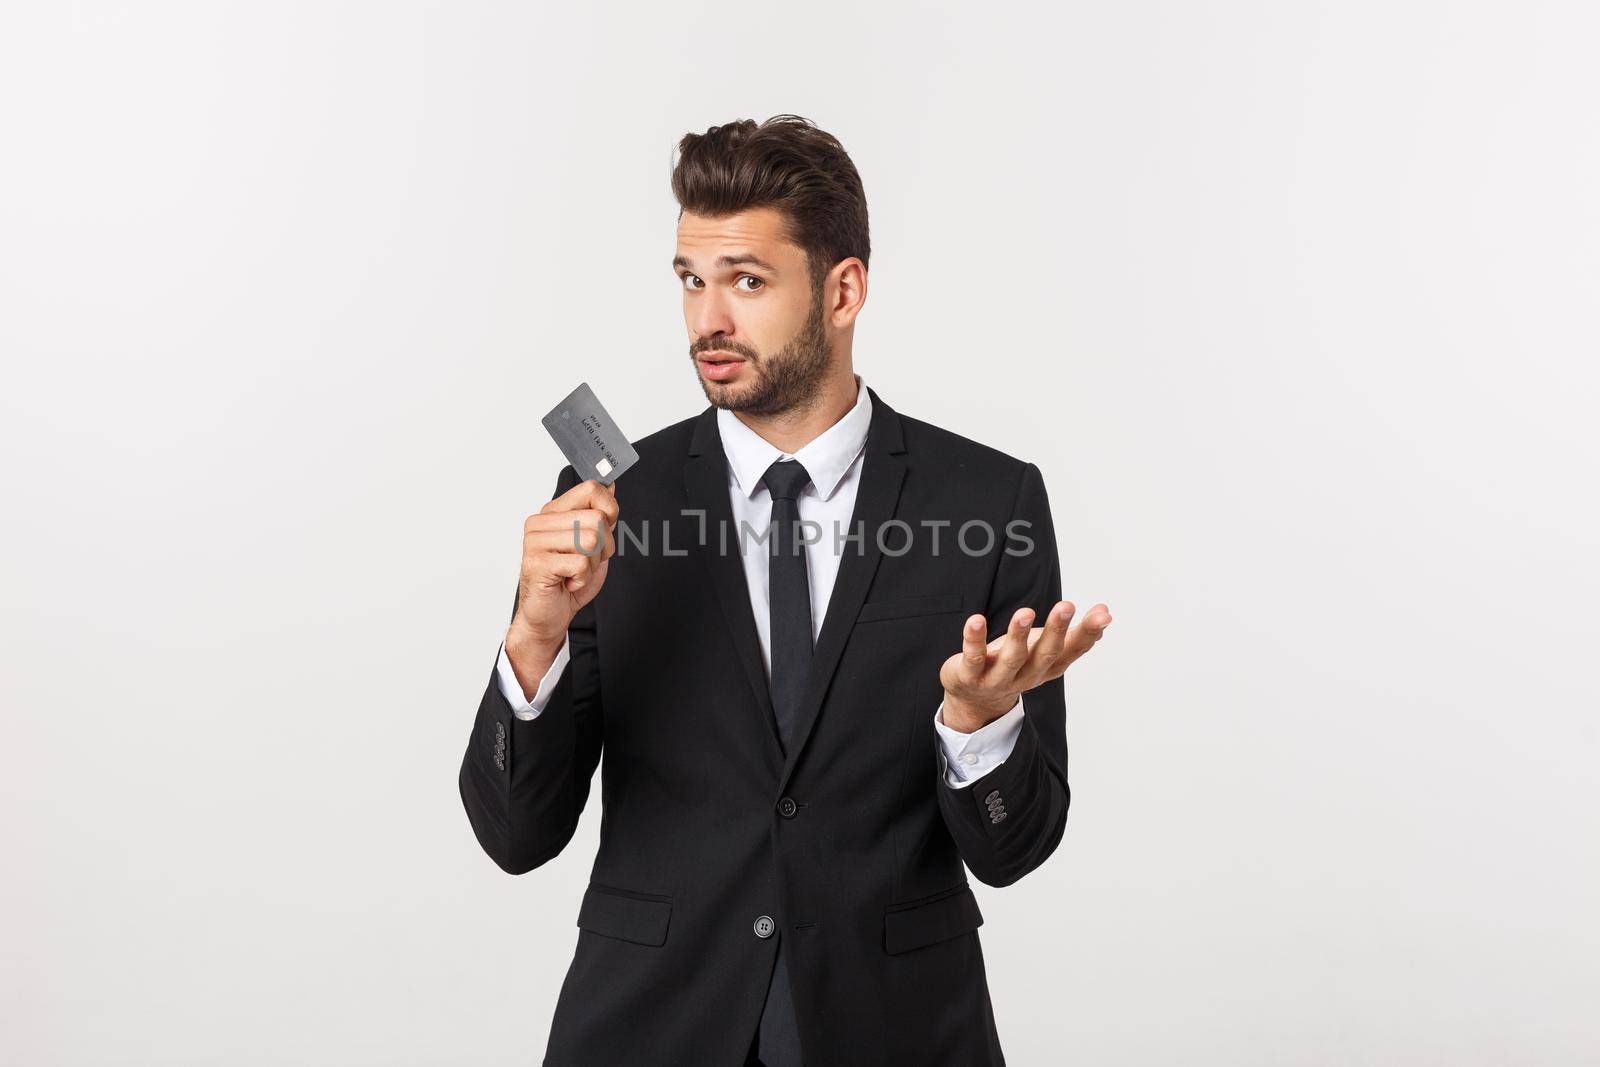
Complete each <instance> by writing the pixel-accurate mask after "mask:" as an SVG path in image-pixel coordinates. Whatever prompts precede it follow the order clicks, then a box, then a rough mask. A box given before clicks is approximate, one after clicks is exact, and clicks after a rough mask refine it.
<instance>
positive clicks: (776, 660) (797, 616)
mask: <svg viewBox="0 0 1600 1067" xmlns="http://www.w3.org/2000/svg"><path fill="white" fill-rule="evenodd" d="M761 481H762V482H763V483H764V484H765V485H766V487H767V491H768V492H769V493H771V494H772V520H771V532H772V541H771V545H772V548H771V553H772V554H771V557H770V559H769V561H768V562H769V563H770V565H771V566H770V569H769V571H768V574H767V590H768V594H769V597H770V600H771V607H772V711H773V714H774V716H776V718H777V720H778V736H779V737H781V738H782V739H783V747H784V750H785V751H787V750H788V748H789V744H790V742H791V741H792V740H793V733H794V725H795V720H796V719H798V718H799V717H800V698H801V697H802V696H804V695H805V688H806V675H807V674H808V673H810V670H811V586H810V584H809V583H808V582H807V580H806V552H805V545H804V544H802V543H801V540H800V536H799V534H800V505H799V503H798V499H797V498H798V497H799V496H800V491H801V490H802V489H804V488H805V487H806V486H807V485H809V484H811V475H810V474H808V473H806V469H805V467H804V466H803V465H802V464H801V463H800V461H799V460H793V459H791V460H781V459H780V460H778V461H776V462H774V463H773V464H772V466H770V467H768V468H767V473H766V474H764V475H762V477H761Z"/></svg>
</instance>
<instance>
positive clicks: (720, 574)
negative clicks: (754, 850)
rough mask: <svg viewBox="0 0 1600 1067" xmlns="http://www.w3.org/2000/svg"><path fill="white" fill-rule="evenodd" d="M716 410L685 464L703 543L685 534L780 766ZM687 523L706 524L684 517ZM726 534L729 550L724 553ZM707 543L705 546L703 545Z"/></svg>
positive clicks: (697, 432) (767, 748)
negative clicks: (718, 606) (700, 564)
mask: <svg viewBox="0 0 1600 1067" xmlns="http://www.w3.org/2000/svg"><path fill="white" fill-rule="evenodd" d="M716 415H717V409H716V408H715V407H707V408H706V409H705V411H703V412H701V414H700V417H699V418H698V419H697V420H696V421H695V425H694V433H693V435H692V437H691V441H690V445H689V458H688V460H687V461H686V462H685V463H684V465H683V488H684V492H685V493H686V494H687V496H688V500H689V507H690V508H691V509H692V510H693V511H696V512H699V514H700V515H703V516H704V523H705V525H704V527H703V529H704V531H705V535H704V537H703V538H700V537H698V536H693V535H686V537H685V540H687V541H688V542H689V551H691V552H693V553H695V554H696V555H698V556H699V557H700V559H701V561H702V562H703V563H704V564H705V566H706V569H707V571H708V573H709V574H710V576H711V585H712V588H713V589H715V591H716V595H717V600H718V602H719V603H720V604H721V605H722V614H723V617H724V618H725V619H726V620H727V623H728V633H729V634H730V635H731V636H732V638H733V647H734V649H735V650H736V651H737V652H738V654H739V664H740V666H741V667H742V668H743V672H744V675H745V678H746V680H747V681H748V682H749V683H750V689H751V692H752V694H753V695H754V697H755V701H756V706H757V707H758V708H759V709H760V711H761V720H762V722H763V723H765V724H766V725H765V726H764V727H763V728H762V732H763V736H764V741H763V744H762V748H763V751H764V752H765V753H766V755H767V757H768V762H769V763H770V764H771V765H772V766H773V767H777V766H778V765H779V764H780V763H781V762H782V760H783V741H782V739H781V738H780V737H779V735H778V721H777V716H776V715H775V714H774V712H773V710H772V692H771V690H770V689H769V688H768V686H767V669H766V666H765V665H764V664H763V663H762V661H761V639H760V637H759V636H758V635H757V633H756V622H755V616H754V615H753V614H752V613H751V610H750V587H749V583H748V582H746V581H745V576H744V561H743V560H742V559H741V558H740V556H739V530H738V527H737V526H736V525H735V524H734V521H733V508H732V506H731V505H730V504H729V503H728V466H727V458H726V456H725V455H724V454H723V451H722V435H721V434H720V433H719V432H718V431H717V418H716ZM685 521H686V522H690V521H692V522H694V523H696V524H698V523H699V522H700V521H701V520H700V519H699V518H696V517H694V516H685ZM723 531H727V534H726V545H727V550H726V551H724V550H723V544H724V535H723ZM702 541H703V543H702Z"/></svg>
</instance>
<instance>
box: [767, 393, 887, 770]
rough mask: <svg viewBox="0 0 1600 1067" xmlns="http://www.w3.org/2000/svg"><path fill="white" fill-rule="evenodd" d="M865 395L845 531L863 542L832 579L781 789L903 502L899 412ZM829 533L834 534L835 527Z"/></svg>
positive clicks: (847, 553)
mask: <svg viewBox="0 0 1600 1067" xmlns="http://www.w3.org/2000/svg"><path fill="white" fill-rule="evenodd" d="M867 393H868V395H869V396H871V397H872V422H871V424H870V425H869V426H868V428H867V442H866V445H865V451H866V455H864V456H863V457H862V467H861V482H860V484H859V485H858V486H857V487H856V505H855V510H854V511H853V512H852V513H851V515H850V525H849V527H848V528H847V529H846V530H845V533H847V534H854V533H855V532H856V529H857V524H860V529H861V545H860V548H859V551H858V550H857V545H856V544H855V543H854V542H846V543H845V546H844V550H843V554H842V555H841V556H840V557H839V574H838V576H837V577H836V578H835V579H834V582H833V592H832V593H831V594H829V597H828V610H827V613H826V614H825V615H824V616H823V617H822V631H821V632H820V633H819V634H818V635H817V646H816V648H815V649H814V650H813V652H812V654H811V673H810V674H809V675H807V678H806V692H805V696H804V698H803V699H802V700H801V702H800V717H799V719H798V721H796V723H795V727H794V744H793V745H792V746H791V747H790V748H789V751H788V752H787V753H786V754H785V757H784V762H783V774H782V777H781V779H780V780H779V782H778V792H779V793H782V792H783V791H784V790H785V789H787V788H788V785H789V779H790V778H791V777H792V776H793V775H794V768H795V764H796V763H798V762H799V759H800V753H801V752H802V751H804V750H805V747H806V742H807V741H808V740H809V739H810V737H811V728H812V726H813V725H815V724H816V721H817V713H818V712H819V711H820V710H821V708H822V697H823V694H824V693H826V692H827V691H828V685H829V683H830V682H832V681H833V674H834V671H835V670H837V669H838V666H839V656H840V654H841V653H843V651H844V644H845V640H846V639H847V638H848V637H849V636H850V631H851V630H852V629H854V628H855V623H856V614H857V612H859V611H860V610H861V602H862V601H863V600H864V599H866V595H867V588H868V586H870V585H871V584H872V576H873V574H874V573H876V571H877V569H878V559H879V557H880V556H881V555H882V553H881V552H880V551H879V549H878V528H879V527H880V526H882V525H883V523H884V522H886V521H888V520H889V519H892V518H893V517H894V513H895V506H896V504H898V503H899V500H900V483H901V482H902V481H903V480H904V479H905V473H906V467H905V463H904V462H903V461H902V460H901V459H900V456H899V453H901V452H904V451H905V445H904V443H903V442H902V439H901V436H900V416H899V415H897V414H895V411H894V409H893V408H891V407H890V406H889V405H888V404H885V403H884V402H883V401H882V400H881V399H880V398H879V397H878V394H877V393H876V392H875V391H873V389H872V387H871V386H868V387H867ZM826 536H828V537H831V536H832V531H829V532H828V533H827V534H826Z"/></svg>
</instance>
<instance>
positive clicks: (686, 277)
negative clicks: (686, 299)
mask: <svg viewBox="0 0 1600 1067" xmlns="http://www.w3.org/2000/svg"><path fill="white" fill-rule="evenodd" d="M680 277H682V278H683V287H684V288H685V289H693V288H695V287H694V286H693V285H690V284H689V280H690V279H691V278H693V279H694V280H695V281H697V282H698V281H699V280H700V279H699V278H697V277H695V276H694V275H693V274H690V273H689V272H688V271H684V273H683V274H682V275H680Z"/></svg>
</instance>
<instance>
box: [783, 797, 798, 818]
mask: <svg viewBox="0 0 1600 1067" xmlns="http://www.w3.org/2000/svg"><path fill="white" fill-rule="evenodd" d="M799 807H800V805H798V804H796V803H795V802H794V798H793V797H784V798H783V799H782V800H780V801H778V814H779V815H782V816H783V817H784V818H785V819H792V818H794V813H795V812H796V811H797V810H798V809H799Z"/></svg>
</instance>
